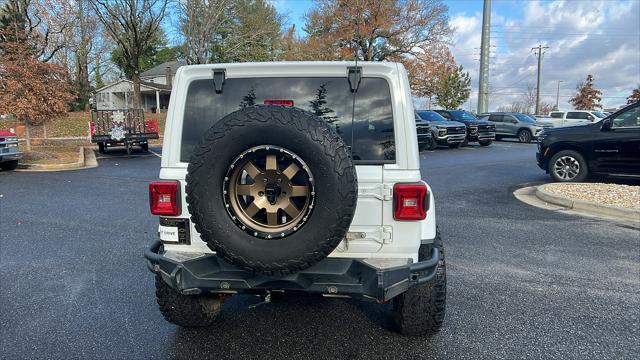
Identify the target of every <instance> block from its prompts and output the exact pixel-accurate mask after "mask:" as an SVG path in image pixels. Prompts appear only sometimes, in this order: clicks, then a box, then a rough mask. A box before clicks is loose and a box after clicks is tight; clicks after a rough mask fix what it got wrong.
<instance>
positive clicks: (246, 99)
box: [240, 86, 256, 108]
mask: <svg viewBox="0 0 640 360" xmlns="http://www.w3.org/2000/svg"><path fill="white" fill-rule="evenodd" d="M255 104H256V89H255V87H253V86H252V87H251V89H249V92H248V93H247V95H245V96H243V97H242V101H241V102H240V108H246V107H247V106H253V105H255Z"/></svg>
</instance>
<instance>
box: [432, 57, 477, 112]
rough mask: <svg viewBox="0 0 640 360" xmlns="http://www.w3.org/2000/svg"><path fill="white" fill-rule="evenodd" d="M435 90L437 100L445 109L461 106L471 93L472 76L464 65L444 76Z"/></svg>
mask: <svg viewBox="0 0 640 360" xmlns="http://www.w3.org/2000/svg"><path fill="white" fill-rule="evenodd" d="M441 81H442V82H441V84H440V86H438V87H437V88H436V90H435V94H436V102H437V103H438V105H440V106H442V107H443V108H445V109H451V110H455V109H458V108H460V106H462V104H464V102H465V101H467V100H468V99H469V95H470V94H471V77H470V76H469V73H468V72H464V69H463V67H462V65H460V66H459V67H458V68H456V69H454V70H453V71H450V72H449V73H448V74H446V75H445V76H443V77H442V80H441Z"/></svg>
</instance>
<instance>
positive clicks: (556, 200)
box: [536, 185, 640, 221]
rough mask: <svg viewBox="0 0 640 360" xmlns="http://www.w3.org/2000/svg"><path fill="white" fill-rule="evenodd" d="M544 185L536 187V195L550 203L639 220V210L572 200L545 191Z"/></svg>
mask: <svg viewBox="0 0 640 360" xmlns="http://www.w3.org/2000/svg"><path fill="white" fill-rule="evenodd" d="M545 186H546V185H540V186H538V187H536V197H538V199H540V200H542V201H546V202H548V203H551V204H555V205H560V206H563V207H566V208H568V209H574V210H579V211H584V212H586V213H591V214H596V215H606V216H612V217H617V218H621V219H625V220H634V221H640V210H636V209H625V208H619V207H614V206H608V205H601V204H597V203H593V202H589V201H582V200H572V199H569V198H567V197H564V196H560V195H556V194H552V193H549V192H547V191H546V189H545Z"/></svg>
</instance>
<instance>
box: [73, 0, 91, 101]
mask: <svg viewBox="0 0 640 360" xmlns="http://www.w3.org/2000/svg"><path fill="white" fill-rule="evenodd" d="M84 2H85V0H80V1H78V12H77V19H78V22H79V24H80V43H79V44H78V49H77V51H76V53H75V54H76V79H75V81H76V84H75V91H76V95H77V101H78V108H77V109H76V110H85V111H87V109H88V107H89V93H90V91H91V88H90V87H91V84H90V83H89V48H90V45H91V39H90V38H89V35H88V26H89V25H88V24H87V22H86V20H85V18H86V16H85V13H84Z"/></svg>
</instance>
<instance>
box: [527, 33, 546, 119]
mask: <svg viewBox="0 0 640 360" xmlns="http://www.w3.org/2000/svg"><path fill="white" fill-rule="evenodd" d="M548 48H549V47H548V46H542V45H538V46H537V47H534V48H531V50H533V51H536V56H538V85H537V86H536V113H535V114H534V115H539V114H540V68H541V67H542V55H544V52H543V51H542V50H545V49H548Z"/></svg>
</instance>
